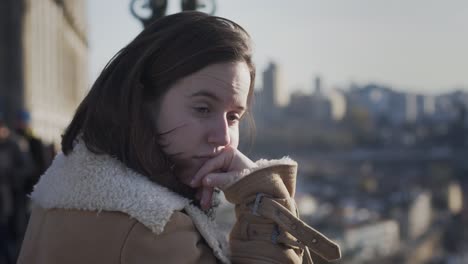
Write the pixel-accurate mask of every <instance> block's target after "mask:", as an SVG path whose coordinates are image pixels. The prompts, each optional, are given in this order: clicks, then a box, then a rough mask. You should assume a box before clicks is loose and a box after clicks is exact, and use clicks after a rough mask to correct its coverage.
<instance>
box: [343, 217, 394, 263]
mask: <svg viewBox="0 0 468 264" xmlns="http://www.w3.org/2000/svg"><path fill="white" fill-rule="evenodd" d="M343 242H344V243H343V246H345V247H346V248H344V251H345V252H347V253H348V254H349V255H350V256H349V259H351V260H352V263H365V262H368V261H371V260H376V259H381V258H384V257H388V256H392V255H394V254H395V253H397V251H398V250H399V249H400V237H399V226H398V223H397V222H396V221H395V220H384V221H381V222H377V223H372V224H366V225H362V226H356V227H352V228H348V229H346V230H344V232H343Z"/></svg>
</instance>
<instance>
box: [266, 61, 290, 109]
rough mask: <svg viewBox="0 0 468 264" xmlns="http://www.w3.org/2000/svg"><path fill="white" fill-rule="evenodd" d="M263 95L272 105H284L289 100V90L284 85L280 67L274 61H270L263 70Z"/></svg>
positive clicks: (277, 106)
mask: <svg viewBox="0 0 468 264" xmlns="http://www.w3.org/2000/svg"><path fill="white" fill-rule="evenodd" d="M263 96H264V97H265V101H266V103H267V104H268V105H270V106H271V107H276V108H279V107H283V106H286V105H287V104H288V102H289V96H288V94H287V91H286V90H285V89H284V87H283V86H282V81H281V70H280V67H279V66H278V64H276V63H274V62H270V64H269V65H268V67H267V69H266V70H265V71H264V72H263Z"/></svg>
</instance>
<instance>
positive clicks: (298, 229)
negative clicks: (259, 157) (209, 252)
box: [224, 159, 340, 264]
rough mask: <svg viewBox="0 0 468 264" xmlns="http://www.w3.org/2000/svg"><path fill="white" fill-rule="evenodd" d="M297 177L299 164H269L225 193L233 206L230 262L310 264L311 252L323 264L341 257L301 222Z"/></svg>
mask: <svg viewBox="0 0 468 264" xmlns="http://www.w3.org/2000/svg"><path fill="white" fill-rule="evenodd" d="M296 173H297V163H296V162H294V161H292V160H290V159H284V160H279V161H271V162H267V163H265V164H262V165H261V166H259V167H258V168H256V169H254V170H253V171H249V172H247V174H246V175H245V176H244V177H243V178H241V179H240V180H239V181H238V182H236V183H234V184H233V185H232V186H230V187H228V188H227V189H225V190H224V194H225V196H226V199H227V200H228V201H229V202H231V203H233V204H235V205H236V218H237V221H236V223H235V225H234V227H233V229H232V231H231V234H230V245H231V260H232V262H233V263H235V264H243V263H256V264H257V263H258V264H260V263H294V264H300V263H312V259H311V258H310V254H309V252H308V251H309V249H310V250H312V251H313V252H314V253H317V254H318V255H320V256H322V257H325V259H327V260H336V259H338V258H340V251H339V247H338V245H336V244H335V243H333V242H332V241H330V240H329V239H328V238H326V237H325V236H324V235H322V234H321V233H319V232H318V231H317V230H315V229H313V228H312V227H310V226H308V225H307V224H306V223H304V222H303V221H301V220H300V219H299V215H298V212H297V208H296V204H295V202H294V194H295V188H296Z"/></svg>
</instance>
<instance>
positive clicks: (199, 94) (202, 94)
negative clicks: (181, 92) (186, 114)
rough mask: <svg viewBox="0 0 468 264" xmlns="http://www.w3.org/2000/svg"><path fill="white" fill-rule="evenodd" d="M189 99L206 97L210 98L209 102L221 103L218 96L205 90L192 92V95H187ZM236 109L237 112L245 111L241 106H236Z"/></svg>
mask: <svg viewBox="0 0 468 264" xmlns="http://www.w3.org/2000/svg"><path fill="white" fill-rule="evenodd" d="M189 97H191V98H192V97H208V98H210V99H211V100H213V101H216V102H222V101H223V100H221V98H220V97H219V96H217V95H216V94H215V93H213V92H210V91H206V90H201V91H197V92H194V93H193V94H191V95H189ZM236 108H237V109H238V110H239V111H245V107H244V106H242V105H238V106H236Z"/></svg>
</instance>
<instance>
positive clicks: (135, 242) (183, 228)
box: [120, 212, 216, 264]
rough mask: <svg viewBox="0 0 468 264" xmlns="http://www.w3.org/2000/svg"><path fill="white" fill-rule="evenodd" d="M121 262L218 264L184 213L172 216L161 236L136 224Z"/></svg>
mask: <svg viewBox="0 0 468 264" xmlns="http://www.w3.org/2000/svg"><path fill="white" fill-rule="evenodd" d="M120 259H121V262H120V263H122V264H150V263H151V264H155V263H167V264H178V263H187V264H188V263H193V264H198V263H209V264H210V263H213V264H214V263H216V259H215V257H214V255H213V253H212V252H211V250H210V248H209V247H208V246H207V245H206V244H205V243H204V242H203V240H202V238H201V236H200V234H199V233H198V232H197V231H196V229H195V226H194V225H193V222H192V220H191V219H190V217H189V216H188V215H186V214H184V213H182V212H175V213H174V214H173V215H172V217H171V219H170V220H169V222H168V223H167V225H166V227H165V228H164V231H163V232H162V233H161V234H154V233H152V232H151V230H149V229H148V228H147V227H145V226H144V225H142V224H141V223H138V222H137V223H136V224H135V225H134V226H133V227H132V229H131V230H130V232H129V234H128V236H127V239H126V241H125V244H124V245H123V248H122V251H121V257H120Z"/></svg>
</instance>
